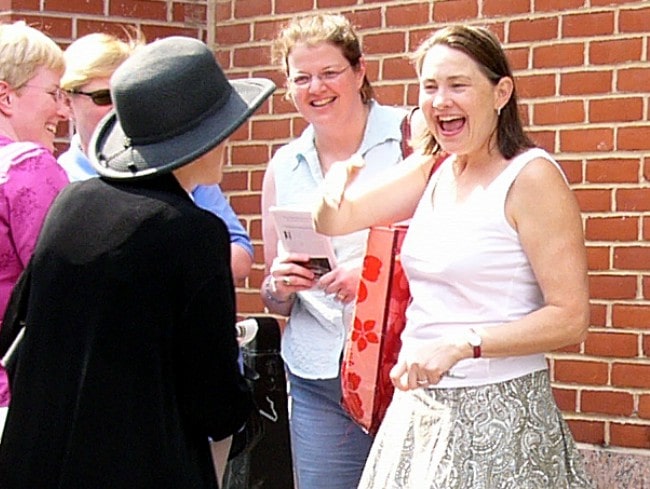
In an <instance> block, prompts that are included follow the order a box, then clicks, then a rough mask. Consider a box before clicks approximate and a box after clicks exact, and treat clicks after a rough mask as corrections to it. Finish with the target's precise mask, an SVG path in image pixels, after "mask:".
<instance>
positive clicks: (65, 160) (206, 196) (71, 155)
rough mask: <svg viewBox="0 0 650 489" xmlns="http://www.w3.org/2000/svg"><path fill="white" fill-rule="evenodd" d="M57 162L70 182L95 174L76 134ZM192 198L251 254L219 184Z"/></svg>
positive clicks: (200, 189)
mask: <svg viewBox="0 0 650 489" xmlns="http://www.w3.org/2000/svg"><path fill="white" fill-rule="evenodd" d="M58 162H59V165H61V166H62V167H63V169H64V170H65V171H66V173H67V174H68V178H69V179H70V181H71V182H75V181H79V180H87V179H89V178H92V177H96V176H97V172H96V171H95V169H94V168H93V166H92V165H91V164H90V161H89V160H88V158H87V157H86V155H85V154H84V152H83V150H82V149H81V145H80V143H79V135H78V134H75V135H74V136H72V140H71V141H70V147H69V148H68V150H67V151H66V152H65V153H62V154H61V155H60V156H59V158H58ZM192 198H193V199H194V202H195V203H196V205H198V206H199V207H200V208H202V209H205V210H206V211H208V212H211V213H212V214H214V215H215V216H217V217H219V218H221V220H222V221H223V222H224V223H225V224H226V227H227V228H228V232H229V233H230V242H231V243H234V244H237V245H239V246H241V247H242V248H244V249H245V250H246V251H247V252H248V254H249V255H250V256H253V245H252V244H251V240H250V237H249V236H248V233H246V230H245V229H244V227H243V226H242V224H241V222H240V221H239V218H238V217H237V215H236V214H235V211H233V209H232V207H230V204H229V203H228V200H227V199H226V197H225V196H224V195H223V192H222V191H221V188H220V187H219V185H209V186H198V187H196V188H195V189H194V191H193V192H192Z"/></svg>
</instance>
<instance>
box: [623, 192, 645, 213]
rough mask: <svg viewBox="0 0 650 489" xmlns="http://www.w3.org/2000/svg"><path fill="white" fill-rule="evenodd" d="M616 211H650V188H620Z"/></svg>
mask: <svg viewBox="0 0 650 489" xmlns="http://www.w3.org/2000/svg"><path fill="white" fill-rule="evenodd" d="M616 210H618V211H622V212H624V211H632V212H642V211H649V210H650V188H619V189H618V190H617V192H616Z"/></svg>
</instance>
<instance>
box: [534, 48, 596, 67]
mask: <svg viewBox="0 0 650 489" xmlns="http://www.w3.org/2000/svg"><path fill="white" fill-rule="evenodd" d="M584 62H585V59H584V45H583V44H582V43H565V44H555V43H554V44H553V45H552V46H540V47H533V67H535V68H560V67H569V66H582V65H583V64H584Z"/></svg>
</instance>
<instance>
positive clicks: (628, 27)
mask: <svg viewBox="0 0 650 489" xmlns="http://www.w3.org/2000/svg"><path fill="white" fill-rule="evenodd" d="M648 26H650V8H639V9H634V10H632V9H630V10H621V12H620V14H619V18H618V28H619V30H620V31H621V32H639V33H642V34H647V32H648Z"/></svg>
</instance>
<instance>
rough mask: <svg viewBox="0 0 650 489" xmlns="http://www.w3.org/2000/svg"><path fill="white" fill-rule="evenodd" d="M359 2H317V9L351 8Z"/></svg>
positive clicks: (337, 0) (344, 0)
mask: <svg viewBox="0 0 650 489" xmlns="http://www.w3.org/2000/svg"><path fill="white" fill-rule="evenodd" d="M356 3H357V0H317V2H316V8H318V9H326V8H332V7H349V6H350V5H355V4H356Z"/></svg>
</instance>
